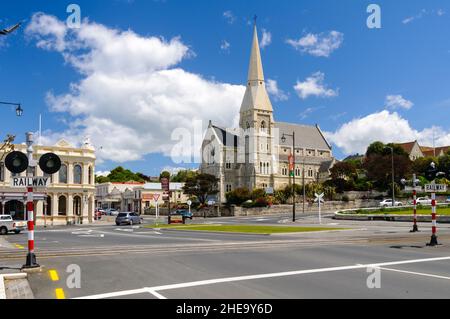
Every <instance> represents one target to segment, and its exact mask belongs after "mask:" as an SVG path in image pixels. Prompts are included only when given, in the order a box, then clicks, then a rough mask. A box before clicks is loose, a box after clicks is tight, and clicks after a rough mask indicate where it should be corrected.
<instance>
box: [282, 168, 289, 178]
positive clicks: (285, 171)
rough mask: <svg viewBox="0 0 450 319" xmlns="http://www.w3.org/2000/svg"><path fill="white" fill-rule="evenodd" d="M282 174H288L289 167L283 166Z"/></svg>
mask: <svg viewBox="0 0 450 319" xmlns="http://www.w3.org/2000/svg"><path fill="white" fill-rule="evenodd" d="M281 174H282V175H284V176H287V175H288V169H287V168H286V167H283V168H282V169H281Z"/></svg>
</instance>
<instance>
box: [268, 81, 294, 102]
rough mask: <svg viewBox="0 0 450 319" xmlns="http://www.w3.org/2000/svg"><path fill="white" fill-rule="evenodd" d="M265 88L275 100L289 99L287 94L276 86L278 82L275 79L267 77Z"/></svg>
mask: <svg viewBox="0 0 450 319" xmlns="http://www.w3.org/2000/svg"><path fill="white" fill-rule="evenodd" d="M266 90H267V92H268V93H269V94H270V95H271V96H272V97H273V98H274V100H275V101H286V100H288V99H289V97H288V95H287V94H286V93H285V92H284V91H283V90H281V89H280V88H279V87H278V83H277V81H275V80H271V79H267V81H266Z"/></svg>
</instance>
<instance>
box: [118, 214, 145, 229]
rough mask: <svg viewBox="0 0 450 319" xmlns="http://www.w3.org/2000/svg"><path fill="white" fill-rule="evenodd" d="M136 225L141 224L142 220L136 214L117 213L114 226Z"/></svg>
mask: <svg viewBox="0 0 450 319" xmlns="http://www.w3.org/2000/svg"><path fill="white" fill-rule="evenodd" d="M123 224H126V225H136V224H142V218H141V216H139V215H138V214H136V213H130V212H126V213H119V214H118V215H117V217H116V225H117V226H120V225H123Z"/></svg>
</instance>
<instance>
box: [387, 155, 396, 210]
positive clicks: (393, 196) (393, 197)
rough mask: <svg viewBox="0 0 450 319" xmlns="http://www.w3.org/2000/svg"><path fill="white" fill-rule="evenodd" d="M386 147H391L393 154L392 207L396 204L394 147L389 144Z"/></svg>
mask: <svg viewBox="0 0 450 319" xmlns="http://www.w3.org/2000/svg"><path fill="white" fill-rule="evenodd" d="M386 148H389V149H391V156H392V207H394V206H395V176H394V148H393V147H391V146H387V147H386Z"/></svg>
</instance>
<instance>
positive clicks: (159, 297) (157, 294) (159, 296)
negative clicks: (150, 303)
mask: <svg viewBox="0 0 450 319" xmlns="http://www.w3.org/2000/svg"><path fill="white" fill-rule="evenodd" d="M147 292H148V293H149V294H152V295H153V296H155V297H156V298H158V299H167V298H166V297H164V296H163V295H161V294H160V293H157V292H156V291H155V290H152V289H147Z"/></svg>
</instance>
